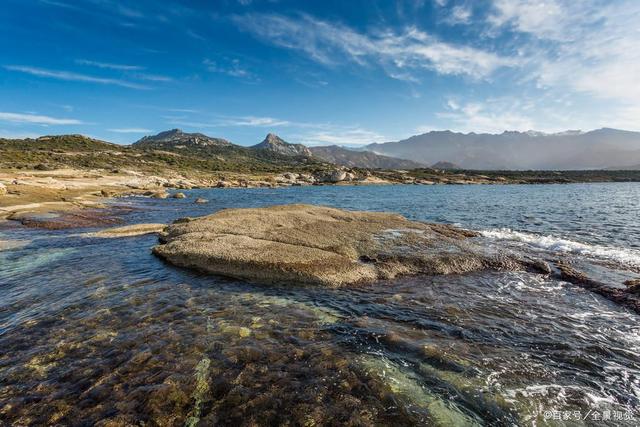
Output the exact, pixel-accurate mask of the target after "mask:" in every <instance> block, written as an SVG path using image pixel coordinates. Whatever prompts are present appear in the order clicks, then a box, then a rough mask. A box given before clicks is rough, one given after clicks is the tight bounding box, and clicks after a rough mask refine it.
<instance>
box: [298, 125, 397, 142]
mask: <svg viewBox="0 0 640 427" xmlns="http://www.w3.org/2000/svg"><path fill="white" fill-rule="evenodd" d="M298 139H299V140H300V142H302V143H303V144H306V145H366V144H371V143H372V142H384V141H387V139H386V138H385V137H384V136H383V135H381V134H379V133H378V132H375V131H370V130H367V129H363V128H359V127H357V128H340V127H332V128H331V129H324V130H319V131H314V132H310V133H307V134H304V135H299V137H298Z"/></svg>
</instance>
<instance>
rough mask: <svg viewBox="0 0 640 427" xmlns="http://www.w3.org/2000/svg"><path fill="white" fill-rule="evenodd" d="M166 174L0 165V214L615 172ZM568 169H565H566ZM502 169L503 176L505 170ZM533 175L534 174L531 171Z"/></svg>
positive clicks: (612, 179)
mask: <svg viewBox="0 0 640 427" xmlns="http://www.w3.org/2000/svg"><path fill="white" fill-rule="evenodd" d="M169 172H170V174H168V175H167V176H158V175H151V174H148V173H143V172H139V171H135V170H112V171H107V170H102V169H78V168H63V169H54V170H47V171H42V170H35V169H31V170H12V169H8V170H7V169H5V170H0V220H11V219H14V220H20V219H21V218H22V217H23V216H25V215H26V216H28V215H46V214H51V213H58V214H60V213H69V212H77V211H80V210H83V209H88V208H89V209H103V208H105V207H107V205H106V202H107V201H109V200H112V199H114V198H118V197H124V196H130V195H144V196H148V197H155V198H166V197H169V196H170V194H169V193H168V190H185V189H193V188H281V187H291V186H311V185H338V186H360V185H399V184H400V185H508V184H513V185H518V184H544V183H550V184H562V183H579V182H618V180H617V179H615V176H607V175H603V176H604V177H605V178H607V179H602V177H600V176H597V177H596V179H583V180H571V179H567V178H565V177H563V176H562V175H561V174H558V173H555V172H547V173H546V175H547V176H548V177H547V178H545V179H540V178H539V174H538V175H535V179H533V178H531V177H530V176H528V177H524V178H518V179H516V178H514V177H513V176H509V174H508V173H504V174H499V173H482V172H475V171H474V172H470V171H467V172H462V171H460V172H451V171H430V173H429V175H428V176H424V175H425V174H424V173H422V174H421V173H420V172H421V171H419V170H415V171H396V170H394V171H378V170H371V171H369V170H365V171H360V170H349V169H347V168H338V169H335V170H333V171H329V172H327V171H323V172H321V173H320V174H316V175H314V174H304V173H296V172H281V173H261V174H248V173H242V172H234V173H225V172H220V173H218V174H204V173H203V174H197V175H188V176H185V175H180V174H175V173H173V171H169ZM565 174H567V173H565ZM503 175H504V176H503ZM532 176H533V175H532Z"/></svg>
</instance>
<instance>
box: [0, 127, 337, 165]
mask: <svg viewBox="0 0 640 427" xmlns="http://www.w3.org/2000/svg"><path fill="white" fill-rule="evenodd" d="M159 148H160V149H158V148H148V147H142V148H138V147H135V146H124V145H116V144H110V143H107V142H104V141H98V140H95V139H91V138H86V137H83V136H80V135H61V136H46V137H41V138H38V139H0V168H3V169H45V170H46V169H59V168H67V167H68V168H80V169H107V170H113V169H134V170H138V171H141V172H146V173H154V174H164V173H166V172H170V171H177V172H180V173H191V174H198V173H207V174H210V173H213V172H239V173H260V172H267V173H277V172H284V171H295V172H310V171H314V170H318V169H323V168H326V167H327V164H325V163H321V162H315V161H312V160H309V159H308V158H298V157H289V156H283V155H278V154H277V153H273V152H268V151H256V150H250V149H248V148H244V147H239V146H233V145H230V146H171V145H170V144H167V145H165V146H161V147H159Z"/></svg>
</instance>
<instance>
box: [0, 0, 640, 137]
mask: <svg viewBox="0 0 640 427" xmlns="http://www.w3.org/2000/svg"><path fill="white" fill-rule="evenodd" d="M2 3H3V5H2V8H1V10H0V137H37V136H40V135H51V134H66V133H79V134H83V135H88V136H91V137H94V138H99V139H103V140H106V141H111V142H116V143H131V142H134V141H136V140H137V139H139V138H141V137H142V136H144V135H148V134H155V133H158V132H160V131H163V130H167V129H172V128H180V129H183V130H184V131H188V132H202V133H205V134H207V135H210V136H216V137H223V138H226V139H228V140H230V141H232V142H235V143H238V144H241V145H252V144H256V143H258V142H260V141H261V140H262V139H263V138H264V136H265V135H266V134H267V133H268V132H274V133H277V134H278V135H280V136H281V137H282V138H284V139H285V140H287V141H290V142H294V143H305V144H308V145H330V144H339V145H362V144H368V143H372V142H385V141H394V140H400V139H403V138H407V137H409V136H411V135H415V134H419V133H424V132H428V131H431V130H444V129H450V130H454V131H459V132H491V133H500V132H503V131H505V130H518V131H526V130H538V131H545V132H557V131H563V130H567V129H583V130H590V129H595V128H600V127H613V128H620V129H627V130H640V24H639V23H640V1H638V0H607V1H605V0H572V1H563V0H474V1H472V0H396V1H392V0H388V1H383V0H350V1H344V0H336V1H333V0H322V1H320V0H309V1H304V2H301V1H297V0H292V1H288V0H219V1H212V0H208V1H207V0H200V1H197V0H191V1H187V0H170V1H161V0H138V1H136V2H131V1H119V0H2Z"/></svg>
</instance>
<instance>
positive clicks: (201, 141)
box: [133, 129, 231, 148]
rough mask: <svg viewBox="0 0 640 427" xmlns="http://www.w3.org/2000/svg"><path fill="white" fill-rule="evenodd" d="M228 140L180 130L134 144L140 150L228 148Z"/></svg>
mask: <svg viewBox="0 0 640 427" xmlns="http://www.w3.org/2000/svg"><path fill="white" fill-rule="evenodd" d="M230 145H231V143H230V142H229V141H227V140H226V139H222V138H212V137H210V136H207V135H204V134H202V133H186V132H183V131H182V130H180V129H171V130H168V131H164V132H160V133H159V134H157V135H152V136H145V137H143V138H142V139H140V140H139V141H137V142H134V143H133V146H134V147H138V148H162V147H166V148H184V147H194V146H195V147H228V146H230Z"/></svg>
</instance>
